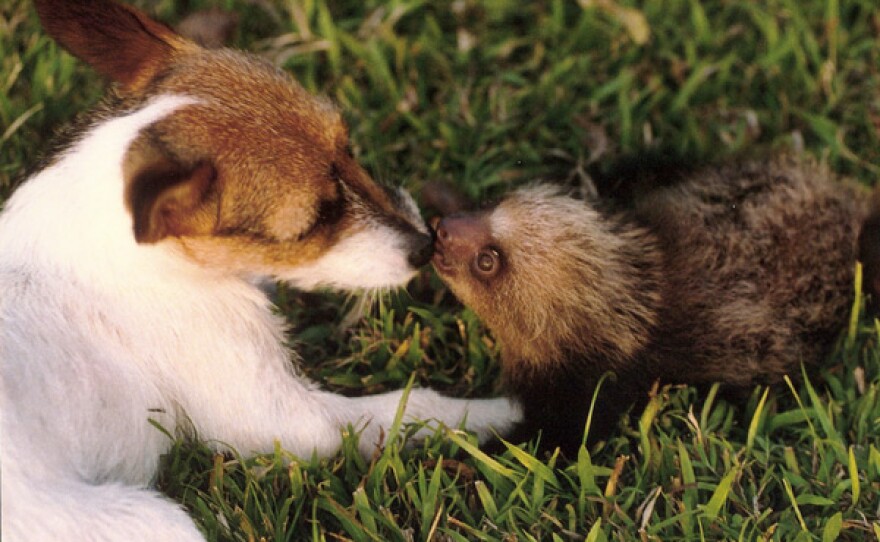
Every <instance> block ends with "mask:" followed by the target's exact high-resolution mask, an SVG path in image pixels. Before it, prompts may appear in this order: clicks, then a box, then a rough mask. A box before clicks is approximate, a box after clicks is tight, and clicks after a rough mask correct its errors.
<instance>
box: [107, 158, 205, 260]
mask: <svg viewBox="0 0 880 542" xmlns="http://www.w3.org/2000/svg"><path fill="white" fill-rule="evenodd" d="M123 174H124V176H125V186H126V190H125V199H126V204H127V205H128V208H129V210H130V211H131V214H132V218H133V222H134V237H135V240H137V242H138V243H155V242H157V241H161V240H162V239H165V238H166V237H182V236H198V235H207V234H210V233H213V232H214V230H215V229H216V227H217V223H218V215H219V209H220V194H219V186H218V177H217V175H218V174H217V169H216V168H215V167H214V165H213V164H212V163H211V162H210V161H208V160H201V161H197V162H195V163H192V164H186V163H182V162H181V161H179V160H176V159H174V158H173V157H170V156H168V155H167V154H165V153H163V152H161V151H156V150H154V149H153V148H151V147H147V148H145V146H144V145H136V146H135V148H134V149H133V150H132V151H130V152H129V154H128V156H127V157H126V160H125V163H124V166H123Z"/></svg>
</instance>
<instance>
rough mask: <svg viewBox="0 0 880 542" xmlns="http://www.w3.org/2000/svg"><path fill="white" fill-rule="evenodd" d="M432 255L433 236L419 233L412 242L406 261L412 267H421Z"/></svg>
mask: <svg viewBox="0 0 880 542" xmlns="http://www.w3.org/2000/svg"><path fill="white" fill-rule="evenodd" d="M433 255H434V238H433V237H431V236H430V235H419V236H418V238H417V239H416V240H415V241H414V243H413V248H412V249H411V250H410V253H409V256H408V257H407V261H408V262H409V264H410V265H411V266H413V267H417V268H418V267H421V266H423V265H425V264H426V263H428V262H429V261H430V260H431V256H433Z"/></svg>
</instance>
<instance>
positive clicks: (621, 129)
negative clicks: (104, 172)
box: [0, 0, 880, 542]
mask: <svg viewBox="0 0 880 542" xmlns="http://www.w3.org/2000/svg"><path fill="white" fill-rule="evenodd" d="M583 3H584V4H585V5H586V4H590V5H594V4H595V5H599V6H600V7H582V6H581V5H578V4H577V3H574V2H562V1H556V0H547V1H542V2H513V1H507V0H486V1H484V2H476V1H469V0H458V1H454V2H453V1H446V0H440V1H431V2H426V1H415V0H397V1H391V2H379V1H376V0H372V1H365V2H360V1H345V2H343V1H340V2H331V1H325V0H303V1H301V2H280V1H279V2H273V3H271V5H272V6H274V9H275V13H274V14H273V13H270V12H269V11H267V10H266V9H264V8H262V7H260V5H259V3H251V2H246V1H245V0H226V1H224V2H220V4H221V5H224V6H226V7H231V8H234V9H236V10H238V11H240V12H241V13H242V14H243V26H242V29H241V31H240V33H239V36H237V38H236V40H237V44H238V45H239V46H241V47H245V48H248V49H251V50H255V51H257V52H260V53H263V54H266V55H268V56H270V57H272V58H274V59H277V60H278V61H279V62H281V64H282V65H283V67H284V68H286V69H288V70H290V71H291V72H292V73H294V74H295V75H296V76H297V77H298V78H299V79H300V80H301V81H303V83H304V84H305V85H306V86H307V87H309V88H310V89H313V90H314V91H316V92H322V93H325V94H328V95H330V96H332V97H333V98H334V99H335V100H336V101H337V102H338V103H339V104H340V105H341V106H342V107H343V108H344V110H345V111H346V115H347V117H348V119H349V122H350V124H351V128H352V129H351V132H352V138H353V141H354V145H355V152H356V154H357V155H358V156H359V157H360V159H361V160H362V161H363V163H364V164H366V165H367V166H368V167H369V168H370V169H371V171H372V172H373V173H374V175H375V176H377V177H378V178H381V179H383V180H386V181H388V182H394V183H401V184H403V185H404V186H406V187H408V188H410V189H411V190H412V191H413V192H414V193H415V194H416V195H417V196H418V194H419V191H420V189H421V187H422V186H423V184H424V183H425V182H426V181H428V180H431V179H441V180H446V181H448V182H451V183H453V184H454V185H456V186H458V187H460V188H461V189H462V190H463V191H464V192H465V193H466V194H467V195H468V196H470V197H472V198H474V199H480V198H484V197H491V196H496V195H498V194H500V193H502V192H503V191H505V190H507V189H509V188H510V187H512V186H515V185H517V184H519V183H522V182H525V181H527V180H530V179H534V178H547V179H560V180H568V181H569V182H580V181H583V180H584V179H585V175H586V173H585V172H587V171H590V172H593V173H596V172H602V171H603V170H604V169H605V168H606V167H607V165H608V164H611V163H614V161H615V160H616V159H618V158H620V157H622V156H625V155H627V154H629V153H633V152H639V151H644V150H646V149H657V148H661V149H665V150H668V151H672V152H674V153H678V154H681V155H685V156H688V157H692V158H693V159H695V160H703V159H705V160H712V159H723V158H725V157H733V156H740V155H743V154H748V153H751V152H764V151H766V150H767V149H771V150H778V149H788V148H791V147H792V146H795V147H800V146H803V148H805V150H806V151H807V152H809V153H812V154H814V155H816V156H818V157H820V158H821V159H822V160H825V161H827V163H828V164H829V165H830V166H831V167H832V168H833V169H834V170H835V171H837V172H839V173H841V174H844V175H848V176H852V177H854V178H856V179H858V180H860V181H861V182H864V183H866V184H875V183H876V180H877V177H878V175H880V42H878V41H877V37H876V36H877V35H878V33H880V10H878V9H877V7H876V2H875V0H847V1H846V2H842V1H839V0H824V1H820V0H766V1H765V2H737V1H730V0H704V1H702V2H701V1H698V0H665V1H663V2H647V1H644V2H629V1H627V2H623V1H621V2H620V4H617V3H615V2H614V1H613V0H610V1H595V2H586V1H585V2H583ZM189 4H190V8H194V7H198V6H202V5H206V4H208V2H207V1H197V0H192V1H191V2H189ZM141 5H147V6H148V7H149V8H150V9H151V10H152V11H153V13H154V14H156V15H157V16H159V17H160V18H163V19H164V20H166V21H170V22H173V21H175V20H177V18H179V17H180V16H182V15H183V13H184V11H185V10H184V9H183V8H182V7H181V6H180V5H175V4H174V3H173V2H170V1H168V0H160V1H147V0H144V1H143V2H141ZM621 6H623V7H628V8H633V9H634V10H635V11H629V12H624V11H621V10H620V9H619V8H620V7H621ZM633 14H635V15H636V17H633ZM639 16H641V17H642V18H639ZM644 30H647V31H648V32H649V35H648V39H647V41H646V42H644V43H642V42H641V37H642V36H641V34H640V33H639V32H640V31H644ZM281 38H283V39H281ZM100 89H101V86H100V82H99V81H98V80H97V79H96V77H95V75H94V74H93V73H92V72H90V71H89V70H88V69H86V68H84V67H83V66H82V65H80V64H79V63H78V62H76V61H74V60H73V59H71V58H70V57H69V56H66V55H64V54H62V53H60V52H59V50H58V48H57V47H56V46H55V45H54V44H52V43H51V42H50V41H49V40H48V39H47V38H46V37H45V36H44V35H43V34H41V33H40V31H39V27H38V23H37V21H36V17H35V15H34V13H33V12H32V10H31V8H30V5H29V3H28V2H25V1H23V0H7V1H6V2H4V3H3V4H2V7H0V90H2V92H0V201H2V200H3V199H5V197H7V196H8V194H9V193H10V192H11V190H12V189H13V187H14V185H15V184H16V182H17V180H18V179H19V178H20V177H19V174H20V172H21V171H23V170H25V169H26V168H28V167H30V166H32V165H33V164H34V163H35V162H36V160H37V155H38V151H39V150H40V149H42V148H45V146H46V142H47V140H48V137H49V135H50V133H51V130H52V128H53V127H55V126H58V125H59V124H60V123H63V122H65V121H67V120H69V119H70V118H71V117H72V116H73V115H74V114H75V113H76V112H77V111H80V110H82V109H84V108H85V107H87V106H88V104H90V103H93V102H94V101H95V100H96V98H97V97H98V96H99V95H100V91H101V90H100ZM280 305H281V306H282V309H283V310H284V312H285V313H286V314H289V315H290V316H291V319H292V321H293V322H294V323H295V328H294V332H293V335H292V337H291V339H292V340H293V341H296V342H297V343H298V345H299V349H300V351H301V352H303V354H304V357H305V358H306V359H307V360H309V365H308V371H309V373H310V374H311V375H312V376H313V377H315V378H316V379H319V380H321V381H322V382H324V383H325V384H326V385H327V386H328V387H331V388H333V389H336V390H340V391H342V392H345V393H354V394H356V393H372V392H376V391H381V390H384V389H389V388H395V387H401V386H404V385H406V383H407V382H408V380H409V379H410V377H411V375H414V379H415V381H416V383H417V385H423V386H427V385H430V386H433V387H436V388H438V389H442V390H445V391H447V392H449V393H453V394H457V395H464V396H482V395H487V394H490V393H493V392H494V390H495V386H496V384H495V383H496V381H497V376H498V369H497V365H496V362H495V360H496V357H497V345H496V344H495V343H494V342H493V341H492V339H491V338H490V337H488V336H487V335H486V333H485V330H484V329H483V327H482V326H481V325H480V323H479V321H477V319H476V318H475V317H474V315H473V314H472V313H470V312H469V311H467V310H466V309H462V308H461V307H460V306H458V305H457V304H456V303H455V302H454V300H453V299H452V298H451V296H450V295H449V294H448V293H447V292H446V291H445V289H444V287H443V286H442V284H441V283H439V281H438V280H437V279H436V277H433V276H432V275H431V273H430V272H429V271H427V270H426V271H425V272H424V273H423V274H422V275H421V276H420V277H419V278H418V279H417V280H416V281H415V283H414V284H413V285H412V286H411V287H410V293H409V294H406V293H401V294H399V295H396V296H394V297H393V298H392V299H390V300H386V301H385V302H384V303H383V304H382V305H381V306H379V307H377V308H375V309H374V310H373V311H372V312H371V314H370V315H368V316H367V317H365V318H364V319H363V320H362V321H361V322H360V323H359V324H358V325H357V326H355V327H354V328H353V329H351V330H348V331H346V330H341V329H340V328H339V325H338V324H339V322H340V321H342V319H343V318H344V315H345V312H346V310H347V309H346V303H345V300H344V298H343V297H341V296H335V295H316V294H301V293H297V292H292V291H286V290H283V291H282V292H281V295H280ZM854 314H855V316H856V318H855V319H854V321H853V323H848V322H841V332H842V336H841V341H840V344H839V347H838V348H837V350H836V352H835V354H834V355H833V356H832V358H831V359H830V360H829V364H828V368H827V370H825V371H823V373H822V374H821V375H820V376H821V378H814V379H812V381H811V382H806V383H801V381H800V379H796V381H795V383H793V384H792V385H791V386H789V387H786V386H783V387H781V388H779V389H774V390H770V391H768V390H765V389H757V390H755V392H754V393H753V395H752V397H751V399H750V400H749V401H747V402H746V403H745V404H730V403H728V402H726V401H725V400H723V399H721V398H720V397H717V396H716V395H715V394H713V393H708V394H702V395H701V394H698V393H697V392H696V391H694V390H692V389H681V388H673V389H663V390H660V391H659V393H658V394H657V395H656V397H655V399H654V400H653V401H652V402H651V404H650V405H649V406H648V408H647V409H646V410H645V411H644V413H635V415H634V421H632V422H631V423H627V422H626V421H623V422H622V424H621V427H620V428H619V430H618V431H617V433H616V434H615V436H614V437H613V438H611V439H610V440H609V441H608V442H606V443H604V444H602V445H600V446H598V447H596V448H593V449H590V450H582V451H581V454H580V456H579V457H578V458H576V460H575V461H572V462H563V461H561V460H559V459H554V458H551V459H546V458H535V457H534V456H533V455H532V454H531V453H529V449H528V448H527V449H526V450H525V451H522V450H519V449H511V450H510V451H508V452H506V453H504V454H503V455H501V456H498V457H489V456H486V455H483V454H481V453H479V452H478V451H477V450H476V449H475V447H474V444H473V441H472V440H471V438H470V437H469V436H468V435H466V434H463V433H459V432H454V431H450V430H446V429H443V430H441V431H440V432H439V433H438V434H437V435H436V437H435V438H433V439H430V440H429V441H428V442H426V443H422V444H418V445H416V446H415V447H414V448H411V449H402V447H401V445H400V444H401V443H400V442H399V441H394V442H392V443H390V445H389V446H388V447H387V448H386V449H385V451H384V452H383V453H382V454H381V455H378V456H377V457H375V458H373V459H372V460H371V461H365V460H363V459H362V458H360V457H358V456H357V454H356V453H355V452H354V450H356V446H355V443H354V439H355V438H356V437H354V436H352V437H351V438H349V439H347V440H346V444H345V447H344V450H343V451H342V452H341V453H340V454H339V456H337V457H335V458H332V459H329V460H315V459H311V458H294V457H290V456H289V455H287V454H286V453H285V452H283V451H282V450H278V451H277V453H276V454H274V455H271V456H265V457H258V458H248V459H243V458H239V457H234V456H229V457H223V456H216V457H215V456H213V455H212V454H211V453H210V452H209V451H207V450H206V449H205V448H204V447H202V446H200V445H199V444H198V443H187V442H179V443H177V444H176V445H175V448H174V450H173V451H172V453H171V454H169V455H168V457H166V458H165V468H164V469H163V471H162V474H161V477H160V486H161V487H162V488H163V490H165V491H166V492H167V493H168V494H170V495H172V496H173V497H174V498H176V499H179V500H180V501H182V502H183V503H185V505H186V506H187V507H188V508H189V509H190V510H191V513H192V514H193V516H194V517H196V518H197V520H198V521H199V523H200V524H201V525H202V526H203V527H204V529H205V530H206V532H207V533H208V534H209V537H210V538H211V539H217V540H261V539H265V540H302V539H315V540H321V539H325V540H357V541H360V540H365V541H369V540H428V539H431V540H559V541H569V540H590V541H599V540H758V539H769V540H780V541H789V540H822V541H823V542H824V541H826V540H828V541H830V540H880V523H878V521H880V520H878V514H880V348H878V345H877V343H878V339H880V328H878V327H875V324H874V323H873V322H872V321H870V320H869V319H868V318H866V317H864V315H862V314H861V312H860V311H859V309H858V307H857V308H856V310H855V313H854ZM795 376H797V375H795Z"/></svg>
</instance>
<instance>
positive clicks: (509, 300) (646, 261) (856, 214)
mask: <svg viewBox="0 0 880 542" xmlns="http://www.w3.org/2000/svg"><path fill="white" fill-rule="evenodd" d="M866 211H867V204H866V203H865V198H864V197H863V193H862V192H860V191H859V190H858V188H857V187H854V186H850V185H846V184H843V183H841V182H837V181H833V180H832V179H831V178H830V176H829V175H828V173H827V172H826V171H825V170H824V169H822V168H819V167H817V166H813V165H802V164H798V163H795V162H794V161H791V160H776V161H771V162H768V163H751V164H745V165H739V166H736V167H727V168H717V169H712V170H708V171H703V172H701V173H700V174H698V175H695V176H692V177H690V178H687V179H685V180H683V181H682V182H680V183H677V184H676V185H674V186H672V187H667V188H663V189H658V190H655V191H653V192H650V193H648V194H646V195H644V196H642V197H640V198H639V199H638V200H637V201H636V203H635V205H634V208H633V209H632V210H630V211H627V212H626V213H610V212H609V213H605V212H602V211H600V210H597V209H596V208H595V207H593V206H590V205H589V204H588V203H585V202H583V201H581V200H578V199H574V198H572V197H569V196H566V195H564V194H562V193H561V192H560V191H559V189H556V188H552V187H549V186H546V185H544V186H540V185H539V186H532V187H528V188H524V189H520V190H518V191H515V192H513V193H512V194H510V195H509V196H508V197H506V198H505V199H503V200H502V201H501V202H500V203H499V204H498V205H497V206H495V207H493V208H491V209H489V210H486V211H482V212H480V213H475V214H469V215H454V216H452V217H447V218H445V219H444V220H443V221H441V222H440V223H439V224H437V242H436V249H437V250H436V255H435V258H434V266H435V268H436V269H437V271H438V273H439V274H440V276H441V278H443V279H444V281H446V282H447V283H448V284H449V286H450V287H451V289H452V291H453V292H454V293H455V294H456V296H457V297H459V299H460V300H461V301H462V302H463V303H465V304H466V305H468V306H470V307H471V308H472V309H473V310H474V311H475V312H476V313H477V314H478V315H479V316H480V317H481V318H482V319H483V320H484V322H485V323H486V324H487V325H488V327H489V328H490V329H491V330H492V332H493V333H494V334H495V336H496V337H497V338H498V339H499V340H500V342H501V348H502V367H503V375H504V381H505V384H506V386H507V388H508V390H509V391H510V392H511V393H512V394H514V395H515V396H517V397H518V398H519V399H520V400H521V401H522V403H523V406H524V408H525V421H524V422H523V423H522V424H521V425H520V427H519V429H518V430H517V431H515V432H514V434H513V435H511V439H512V440H514V441H517V440H525V439H529V438H531V437H534V436H535V435H537V434H538V432H542V433H543V437H542V446H543V447H545V448H552V447H554V446H557V445H558V446H561V447H562V448H563V450H565V451H569V452H572V451H574V450H576V448H577V446H578V445H579V444H580V442H581V439H582V436H583V429H584V424H585V421H586V416H587V412H588V409H589V405H590V401H591V398H592V395H593V391H594V389H595V385H596V383H597V382H598V380H599V379H600V378H601V377H602V375H603V374H605V373H606V372H608V371H611V372H613V373H614V374H615V375H616V379H614V380H613V381H612V380H609V381H606V382H605V383H604V384H603V385H602V387H601V391H600V394H599V399H598V403H597V407H596V413H595V415H594V417H593V426H592V428H591V433H590V434H591V437H594V438H595V437H601V436H604V435H605V434H606V433H607V431H608V430H610V429H611V428H612V427H613V426H614V425H615V424H616V423H617V420H618V417H619V414H620V413H621V412H623V411H625V410H626V409H627V408H629V407H630V406H632V405H634V404H639V403H641V402H642V401H643V400H644V399H645V398H646V396H647V391H648V390H649V388H650V387H651V385H652V384H653V383H654V381H655V380H657V379H659V380H661V381H662V382H668V383H687V384H695V385H704V384H710V383H713V382H720V383H722V384H723V385H724V386H726V387H727V388H728V389H731V390H734V391H737V390H748V389H750V388H751V387H752V386H754V385H756V384H774V383H778V382H780V381H781V380H782V378H783V376H784V375H786V374H791V375H794V376H796V375H797V374H798V373H799V371H800V364H801V362H803V363H805V364H806V365H808V366H809V365H816V364H817V363H819V362H820V361H821V360H822V359H823V358H824V357H825V356H827V354H828V351H829V347H830V346H831V345H832V344H833V342H834V340H835V338H836V337H837V334H838V332H839V329H840V327H841V324H842V322H844V320H845V316H846V314H847V311H848V309H849V307H850V305H851V299H852V291H853V273H854V264H855V261H856V251H857V248H856V245H857V236H858V230H859V227H860V225H861V223H862V221H863V220H864V218H865V215H866Z"/></svg>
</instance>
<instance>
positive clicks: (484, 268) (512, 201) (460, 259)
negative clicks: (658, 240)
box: [432, 185, 651, 366]
mask: <svg viewBox="0 0 880 542" xmlns="http://www.w3.org/2000/svg"><path fill="white" fill-rule="evenodd" d="M615 224H616V223H612V222H609V221H608V220H607V219H605V218H603V217H602V216H601V215H600V214H599V213H598V212H597V211H596V210H595V209H593V208H592V207H591V206H590V205H589V204H587V203H585V202H584V201H582V200H580V199H576V198H573V197H570V196H569V195H567V194H565V193H564V192H563V191H562V190H561V189H560V188H558V187H554V186H551V185H533V186H529V187H526V188H522V189H519V190H517V191H515V192H513V193H511V194H510V195H508V196H507V197H505V198H504V199H503V200H501V202H500V203H498V204H497V205H495V206H494V207H491V208H488V209H485V210H482V211H478V212H475V213H467V214H457V215H452V216H448V217H446V218H443V219H442V220H440V221H437V222H435V223H434V228H435V234H436V241H435V255H434V258H433V260H432V261H433V264H434V269H436V271H437V273H438V274H439V276H440V278H441V279H443V281H444V282H446V284H448V285H449V287H450V288H451V290H452V291H453V293H454V294H455V295H456V297H458V299H459V300H460V301H461V302H462V303H464V304H465V305H467V306H469V307H470V308H471V309H472V310H473V311H474V312H476V313H477V315H478V316H479V317H480V318H481V319H482V320H483V321H484V322H485V323H486V324H487V325H488V326H489V328H490V329H491V330H492V332H493V333H494V334H495V335H496V337H498V339H500V340H501V342H502V348H503V350H504V358H505V359H507V360H510V359H511V358H515V359H517V360H518V362H519V361H525V362H527V363H529V364H531V365H534V366H543V365H546V364H548V363H549V364H552V363H554V362H557V361H560V360H562V359H563V358H564V357H565V356H566V355H571V354H572V353H574V354H578V353H587V352H591V351H592V352H595V353H603V354H605V355H609V354H610V355H612V356H614V355H615V354H616V356H618V357H619V356H628V355H630V354H631V353H632V352H633V351H634V350H635V349H636V348H638V347H639V346H640V345H641V343H642V341H643V337H641V336H640V335H642V333H640V332H641V331H643V330H642V329H641V326H638V325H636V324H635V323H634V322H633V321H632V315H633V313H637V314H639V315H640V317H639V318H638V319H639V320H641V321H642V322H644V319H645V317H647V315H645V314H642V313H643V312H645V311H646V310H648V309H646V308H645V307H643V306H642V305H643V303H640V301H639V300H638V299H636V298H634V297H633V296H632V295H631V294H632V291H633V290H636V289H638V288H637V287H636V286H635V284H634V283H633V281H634V280H636V278H635V277H633V276H632V275H631V273H629V271H630V268H629V265H628V264H630V263H632V262H628V261H627V258H629V254H630V253H631V250H629V249H628V248H627V247H626V245H627V243H629V242H630V241H631V240H633V239H636V238H637V237H638V235H637V232H636V234H633V233H632V232H627V231H623V232H620V231H614V230H616V229H617V228H616V227H615ZM648 319H649V320H650V319H651V318H648ZM634 327H638V328H640V329H638V330H636V329H633V328H634ZM606 351H607V352H606ZM611 351H613V352H611Z"/></svg>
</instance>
